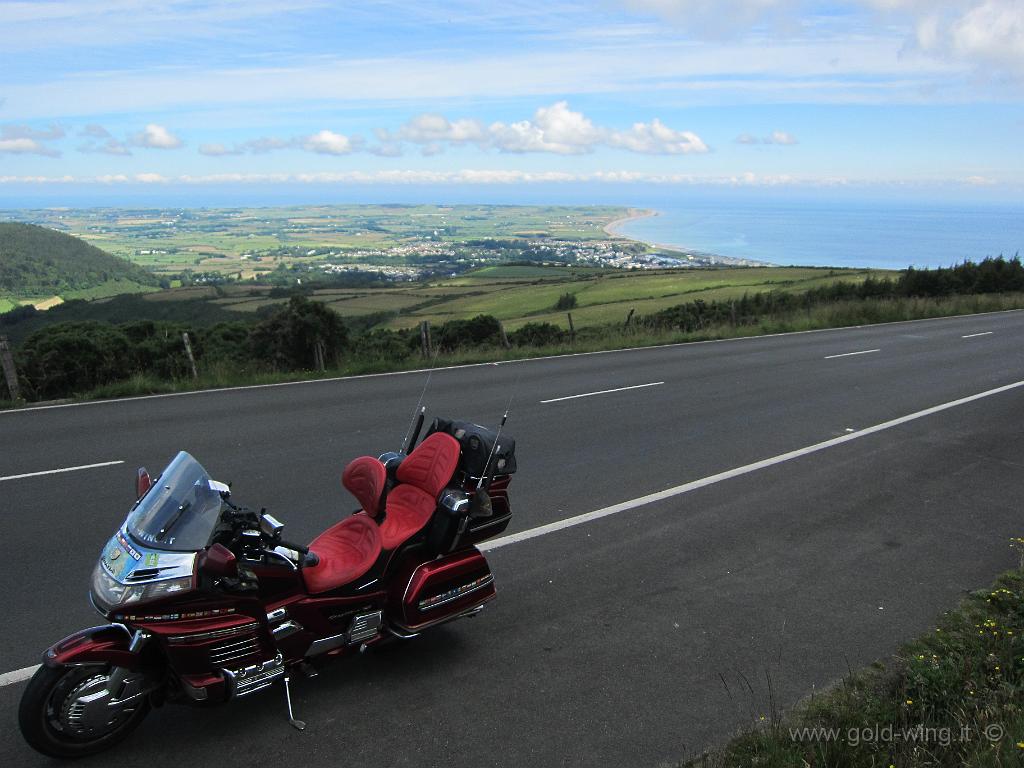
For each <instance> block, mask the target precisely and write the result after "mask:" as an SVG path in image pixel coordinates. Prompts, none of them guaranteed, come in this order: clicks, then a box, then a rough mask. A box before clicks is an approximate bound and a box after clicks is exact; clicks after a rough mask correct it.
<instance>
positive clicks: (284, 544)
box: [274, 539, 309, 555]
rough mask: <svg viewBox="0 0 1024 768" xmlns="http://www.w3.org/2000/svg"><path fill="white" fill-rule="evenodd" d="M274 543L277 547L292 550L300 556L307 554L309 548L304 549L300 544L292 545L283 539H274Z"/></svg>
mask: <svg viewBox="0 0 1024 768" xmlns="http://www.w3.org/2000/svg"><path fill="white" fill-rule="evenodd" d="M274 543H275V544H277V545H278V546H281V547H284V548H285V549H294V550H295V551H296V552H298V553H299V554H300V555H308V554H309V547H304V546H302V545H301V544H293V543H292V542H290V541H285V540H284V539H276V540H275V542H274Z"/></svg>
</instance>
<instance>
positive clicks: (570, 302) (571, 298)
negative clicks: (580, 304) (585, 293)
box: [555, 292, 577, 311]
mask: <svg viewBox="0 0 1024 768" xmlns="http://www.w3.org/2000/svg"><path fill="white" fill-rule="evenodd" d="M576 304H577V301H576V294H575V293H568V292H566V293H563V294H562V295H561V296H559V297H558V301H556V302H555V309H559V310H562V311H565V310H569V309H575V308H576Z"/></svg>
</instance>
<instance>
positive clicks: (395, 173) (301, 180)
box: [0, 169, 1000, 188]
mask: <svg viewBox="0 0 1024 768" xmlns="http://www.w3.org/2000/svg"><path fill="white" fill-rule="evenodd" d="M68 183H75V184H198V185H201V184H226V183H233V184H562V183H602V184H658V185H682V186H694V185H697V186H761V187H775V186H797V187H808V188H820V187H836V186H877V185H888V186H899V187H908V186H920V187H934V186H936V185H937V186H947V185H949V184H959V185H968V186H991V185H998V184H1000V182H998V181H996V180H993V179H989V178H987V177H982V176H971V177H967V178H958V179H930V180H927V181H921V180H915V179H899V178H890V179H885V178H861V179H855V178H847V177H842V176H838V177H827V176H795V175H792V174H785V173H781V174H769V175H760V174H756V173H753V172H750V171H748V172H746V173H741V174H733V175H718V176H715V175H695V174H689V173H651V172H647V171H631V170H618V171H613V170H605V171H593V172H589V173H568V172H562V171H539V172H534V171H520V170H509V169H462V170H456V171H424V170H384V171H343V172H323V171H320V172H310V173H227V174H207V175H202V176H192V175H181V176H175V177H166V176H163V175H161V174H159V173H139V174H135V175H134V176H126V175H124V174H108V175H101V176H92V177H82V176H79V177H76V176H70V175H65V176H0V184H14V185H17V184H68Z"/></svg>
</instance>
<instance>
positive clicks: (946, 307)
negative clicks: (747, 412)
mask: <svg viewBox="0 0 1024 768" xmlns="http://www.w3.org/2000/svg"><path fill="white" fill-rule="evenodd" d="M1009 309H1024V294H986V295H981V296H962V297H952V298H945V299H893V300H865V301H849V302H837V303H835V304H833V305H828V306H825V307H818V308H815V309H812V311H811V312H809V313H808V312H805V311H799V312H794V313H789V314H780V315H778V316H775V317H766V318H763V319H762V321H761V322H760V323H758V324H757V325H741V326H735V327H734V326H730V325H719V326H711V327H708V328H704V329H703V330H700V331H694V332H682V331H678V330H654V329H646V328H642V327H641V328H638V327H635V326H633V327H629V328H625V327H623V326H621V325H619V324H616V325H614V326H593V327H585V328H582V329H580V331H579V333H578V334H577V336H576V339H575V341H574V342H570V341H569V340H566V341H564V342H563V343H559V344H552V345H548V346H544V347H513V348H512V349H504V348H502V347H479V348H470V349H462V350H458V351H456V352H453V353H446V354H440V355H438V357H437V361H436V365H437V366H450V365H463V364H469V363H487V362H498V361H510V360H522V359H529V358H534V357H546V356H552V355H563V354H573V353H579V352H598V351H604V350H615V349H626V348H632V347H648V346H657V345H662V344H674V343H684V342H693V341H710V340H716V339H728V338H743V337H750V336H759V335H763V334H768V333H784V332H790V331H807V330H815V329H822V328H835V327H844V326H854V325H868V324H871V323H881V322H892V321H898V320H915V319H922V318H929V317H945V316H951V315H964V314H972V313H979V312H996V311H1003V310H1009ZM429 364H430V363H429V362H428V361H425V360H423V359H422V358H421V357H419V356H417V355H414V356H411V357H409V358H407V359H405V360H390V359H384V358H361V357H351V356H350V357H348V358H347V359H345V360H344V361H343V362H342V363H341V364H340V365H339V366H337V367H334V368H332V369H330V370H328V371H324V372H322V373H320V372H312V371H298V372H273V371H261V370H255V369H241V368H237V367H230V366H224V365H219V364H215V365H214V366H212V367H208V366H206V365H205V364H203V363H202V362H200V378H199V379H196V380H193V379H179V380H163V379H158V378H156V377H153V376H136V377H134V378H132V379H128V380H126V381H121V382H116V383H114V384H110V385H107V386H104V387H100V388H98V389H95V390H92V391H90V392H84V393H81V394H79V396H78V399H80V400H94V399H99V398H106V397H129V396H134V395H146V394H157V393H164V392H180V391H188V390H196V389H211V388H218V387H234V386H245V385H255V384H268V383H279V382H285V381H303V380H307V379H319V378H325V377H336V376H353V375H359V374H364V373H382V372H386V371H402V370H412V369H417V368H425V367H429Z"/></svg>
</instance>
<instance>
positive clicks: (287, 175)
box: [0, 0, 1024, 203]
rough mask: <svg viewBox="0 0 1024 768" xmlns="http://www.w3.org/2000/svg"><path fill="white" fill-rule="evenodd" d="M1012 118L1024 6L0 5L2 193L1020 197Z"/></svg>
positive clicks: (756, 0) (1021, 159)
mask: <svg viewBox="0 0 1024 768" xmlns="http://www.w3.org/2000/svg"><path fill="white" fill-rule="evenodd" d="M492 6H493V7H492ZM1022 135H1024V3H1022V2H1021V1H1020V0H928V1H925V0H849V1H848V2H831V3H822V2H800V1H799V0H718V1H717V2H716V1H715V0H598V1H597V2H587V3H584V2H560V1H559V0H549V1H548V2H535V1H534V0H504V1H503V2H502V3H500V4H497V3H496V4H488V3H479V2H463V1H462V0H457V1H456V2H447V3H429V2H426V0H423V1H421V2H406V1H405V0H394V1H393V2H329V1H327V0H324V1H320V0H273V1H272V0H224V1H222V2H195V1H193V0H146V1H143V0H78V1H76V0H31V2H29V1H18V2H7V1H6V0H0V197H3V198H4V199H6V200H8V201H10V200H12V199H18V198H25V199H29V198H32V199H35V198H40V197H41V198H46V199H47V200H51V201H53V202H56V203H59V201H60V198H61V195H62V194H64V193H65V192H70V191H71V190H74V192H75V194H76V195H78V196H81V195H82V194H87V193H88V192H89V191H90V190H92V191H94V192H95V193H96V195H97V199H112V196H113V197H116V196H118V195H121V196H123V197H132V196H136V195H138V196H141V197H144V198H145V199H147V200H159V199H160V198H161V195H164V194H165V193H166V195H167V196H170V195H171V192H172V191H177V192H180V190H183V189H184V190H188V189H194V190H197V192H196V194H197V195H199V196H201V195H202V192H201V190H203V189H208V190H209V189H217V190H221V191H227V192H228V193H229V192H230V190H239V191H240V194H241V193H242V191H244V193H245V194H246V195H248V196H250V198H251V197H252V196H253V195H255V196H256V197H258V195H259V190H265V189H272V188H273V189H282V188H289V189H293V190H304V191H303V192H301V193H298V192H297V193H296V194H304V195H305V197H306V199H309V200H310V201H314V200H316V199H317V196H318V195H323V196H325V197H329V196H330V193H332V192H335V191H337V190H338V189H341V188H346V187H348V188H359V189H373V188H375V187H377V188H380V189H382V190H383V189H387V190H389V192H388V195H382V196H390V197H397V198H400V197H401V192H400V190H401V189H402V188H413V187H416V188H421V189H422V188H428V189H429V188H438V189H445V188H456V187H458V188H459V189H461V190H466V189H470V190H471V189H472V188H480V189H481V190H484V189H494V188H502V189H512V188H515V190H517V192H516V196H517V199H524V198H529V195H530V192H529V190H531V189H532V190H536V191H537V192H536V194H537V196H538V197H540V198H542V197H545V196H546V195H548V193H549V192H550V190H553V189H557V188H559V187H562V188H566V189H570V188H571V189H572V190H584V191H583V192H579V194H581V195H584V196H585V194H586V193H585V190H586V189H593V190H598V189H599V190H600V194H596V193H595V197H600V198H601V199H613V198H615V196H616V194H617V192H616V190H623V194H624V195H625V196H626V197H628V196H629V195H630V194H633V193H635V191H636V189H637V188H639V187H643V188H645V189H672V190H679V189H687V188H694V187H698V188H706V187H715V188H756V189H760V188H764V189H773V190H777V189H783V188H785V189H797V190H811V191H814V192H815V193H816V192H817V191H818V190H823V189H827V190H868V191H870V190H879V189H883V190H890V191H897V192H899V191H902V192H905V193H908V194H922V195H928V194H931V195H934V194H940V195H944V196H946V197H953V198H959V199H965V200H970V199H975V198H977V199H1003V200H1015V201H1020V200H1022V199H1024V151H1022V148H1021V136H1022ZM396 190H398V191H396ZM463 194H464V195H465V194H471V193H469V192H464V193H463ZM574 194H577V193H576V192H574ZM76 199H77V198H76ZM584 202H585V201H584Z"/></svg>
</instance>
